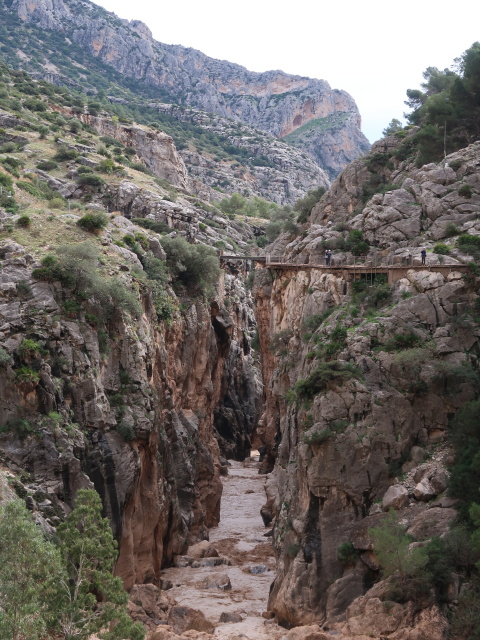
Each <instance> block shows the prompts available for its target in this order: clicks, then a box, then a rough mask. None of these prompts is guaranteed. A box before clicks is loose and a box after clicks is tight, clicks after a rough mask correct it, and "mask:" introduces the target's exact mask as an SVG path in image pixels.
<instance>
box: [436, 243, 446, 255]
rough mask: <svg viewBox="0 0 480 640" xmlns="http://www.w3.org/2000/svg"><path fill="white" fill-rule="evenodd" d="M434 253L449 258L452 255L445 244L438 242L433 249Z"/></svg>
mask: <svg viewBox="0 0 480 640" xmlns="http://www.w3.org/2000/svg"><path fill="white" fill-rule="evenodd" d="M433 253H438V254H440V255H444V256H447V255H448V254H449V253H450V247H449V246H448V245H446V244H445V243H444V242H438V243H437V244H436V245H435V246H434V247H433Z"/></svg>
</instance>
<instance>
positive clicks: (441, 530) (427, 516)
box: [407, 507, 457, 540]
mask: <svg viewBox="0 0 480 640" xmlns="http://www.w3.org/2000/svg"><path fill="white" fill-rule="evenodd" d="M456 514H457V512H456V510H455V509H451V508H441V507H431V508H430V509H426V510H425V511H422V512H421V513H419V514H418V515H417V516H416V517H415V518H414V519H413V521H412V522H411V524H410V526H409V528H408V530H407V533H408V534H409V535H411V536H413V537H414V538H416V539H417V540H426V539H428V538H432V537H433V536H442V535H443V534H445V533H446V532H447V531H449V529H450V527H451V525H452V523H453V521H454V520H455V517H456Z"/></svg>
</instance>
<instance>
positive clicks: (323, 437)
mask: <svg viewBox="0 0 480 640" xmlns="http://www.w3.org/2000/svg"><path fill="white" fill-rule="evenodd" d="M334 436H335V432H334V431H330V429H322V431H312V430H309V431H306V432H305V433H304V434H303V436H302V440H303V442H304V443H305V444H322V443H323V442H326V441H327V440H330V438H333V437H334Z"/></svg>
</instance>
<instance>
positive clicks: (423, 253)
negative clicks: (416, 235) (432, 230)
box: [420, 247, 427, 264]
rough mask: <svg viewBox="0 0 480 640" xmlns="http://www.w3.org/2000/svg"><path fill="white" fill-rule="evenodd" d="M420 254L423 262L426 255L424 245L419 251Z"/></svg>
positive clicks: (423, 262)
mask: <svg viewBox="0 0 480 640" xmlns="http://www.w3.org/2000/svg"><path fill="white" fill-rule="evenodd" d="M420 255H421V256H422V264H425V258H426V257H427V252H426V250H425V247H422V250H421V251H420Z"/></svg>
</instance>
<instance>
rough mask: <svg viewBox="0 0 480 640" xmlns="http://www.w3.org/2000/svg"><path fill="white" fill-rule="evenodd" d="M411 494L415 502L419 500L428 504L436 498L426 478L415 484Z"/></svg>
mask: <svg viewBox="0 0 480 640" xmlns="http://www.w3.org/2000/svg"><path fill="white" fill-rule="evenodd" d="M413 494H414V496H415V498H416V499H417V500H421V501H422V502H428V501H429V500H431V499H432V498H434V497H435V496H436V493H435V489H434V488H433V487H432V485H431V484H430V481H429V479H428V478H423V480H421V481H420V482H419V483H418V484H417V486H416V487H415V490H414V492H413Z"/></svg>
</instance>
